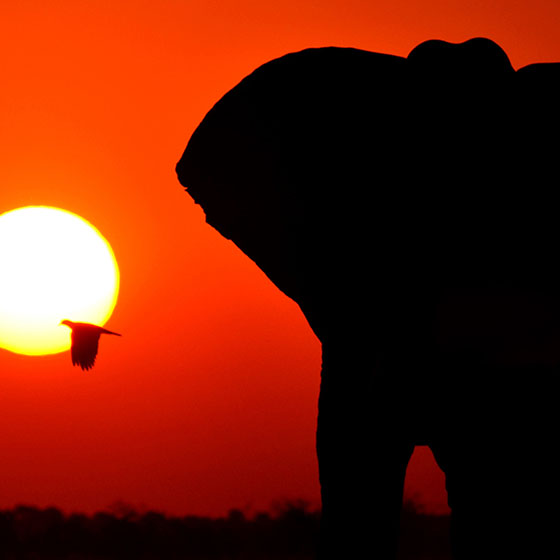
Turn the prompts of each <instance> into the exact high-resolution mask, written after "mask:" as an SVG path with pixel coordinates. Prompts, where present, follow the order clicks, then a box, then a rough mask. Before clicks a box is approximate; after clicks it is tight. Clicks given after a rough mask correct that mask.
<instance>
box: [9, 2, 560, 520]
mask: <svg viewBox="0 0 560 560" xmlns="http://www.w3.org/2000/svg"><path fill="white" fill-rule="evenodd" d="M559 24H560V3H559V2H558V1H557V0H546V1H545V0H532V1H514V0H500V1H492V0H484V1H483V0H471V1H469V2H458V1H455V0H426V1H412V0H410V1H404V0H392V1H391V2H388V1H383V2H381V1H375V0H314V1H309V0H307V1H306V0H289V1H284V2H281V3H280V2H263V1H262V0H261V1H256V0H235V2H234V1H230V0H219V1H218V0H158V1H155V0H152V1H148V0H134V1H128V0H126V1H123V0H120V1H119V0H116V1H115V0H97V1H93V0H91V1H83V0H51V1H49V2H40V1H38V0H35V1H29V0H17V1H15V0H14V1H13V2H9V1H5V2H3V4H2V15H1V18H0V52H1V53H2V54H1V55H0V57H1V64H0V71H1V73H2V87H1V88H0V107H1V120H0V122H1V123H2V124H1V126H2V134H1V136H0V142H1V147H0V213H2V212H4V211H7V210H10V209H13V208H16V207H19V206H26V205H30V204H44V205H50V206H58V207H61V208H65V209H67V210H70V211H72V212H75V213H77V214H79V215H81V216H83V217H84V218H86V219H87V220H89V221H90V222H92V223H93V224H94V225H95V226H96V227H97V228H98V229H99V230H100V231H101V232H102V233H103V234H104V235H105V237H106V238H107V239H108V240H109V241H110V243H111V244H112V247H113V249H114V251H115V254H116V257H117V259H118V262H119V265H120V269H121V293H120V299H119V303H118V305H117V308H116V310H115V312H114V314H113V317H112V318H111V320H110V321H109V323H108V324H107V326H108V328H111V329H114V330H117V331H118V332H122V333H123V335H124V336H123V337H122V339H118V340H110V341H109V340H102V341H101V352H100V356H99V358H98V364H97V365H96V367H95V369H94V370H93V371H92V372H89V373H84V372H82V371H81V370H79V369H75V368H73V367H72V366H71V362H70V356H69V354H68V353H64V354H59V355H54V356H47V357H33V358H31V357H25V356H19V355H15V354H11V353H9V352H6V351H3V350H0V418H1V422H0V508H6V507H12V506H13V505H15V504H16V503H22V502H23V503H29V504H37V505H40V506H47V505H56V506H59V507H62V508H64V509H66V510H81V511H86V512H91V511H94V510H97V509H101V508H104V507H107V506H108V505H109V504H111V503H113V502H115V501H117V500H123V501H126V502H129V503H131V504H133V505H136V506H140V507H149V508H155V509H159V510H162V511H166V512H169V513H177V514H182V513H195V514H212V515H217V514H222V513H225V512H226V511H227V510H228V509H229V508H231V507H253V508H265V507H268V506H269V505H270V504H271V502H272V501H274V500H282V499H284V498H305V499H308V500H310V501H312V502H313V503H315V504H318V482H317V466H316V460H315V453H314V437H315V435H314V433H315V416H316V400H317V396H318V388H319V370H320V347H319V344H318V342H317V340H316V339H315V338H314V336H313V334H312V332H311V330H310V329H309V327H308V326H307V324H306V322H305V320H304V318H303V316H302V315H301V313H300V312H299V309H298V308H297V306H296V305H295V304H294V303H292V302H291V301H290V300H288V299H287V298H286V297H285V296H283V295H282V294H281V293H280V292H279V291H278V290H277V289H276V288H275V287H274V286H273V285H272V284H271V283H270V282H269V281H268V280H267V279H266V278H265V276H264V274H263V273H261V272H260V271H259V270H258V269H257V267H256V266H255V265H254V264H253V263H252V262H250V261H249V259H247V258H246V257H245V256H244V255H243V254H242V253H241V252H240V251H239V250H237V249H236V248H235V247H234V246H233V245H232V244H231V243H230V242H228V241H226V240H224V239H223V238H221V237H220V236H219V235H218V234H217V233H216V232H215V231H214V230H212V229H211V228H210V227H209V226H207V225H206V224H205V223H204V216H203V213H202V211H201V210H200V209H199V208H198V207H196V206H195V205H194V203H193V202H192V200H191V199H190V197H189V196H188V195H186V194H184V193H183V191H182V189H181V187H180V185H179V183H178V182H177V180H176V177H175V174H174V166H175V163H176V161H177V160H178V159H179V157H180V156H181V153H182V151H183V149H184V147H185V145H186V142H187V140H188V138H189V137H190V134H191V133H192V131H193V130H194V128H195V127H196V125H197V124H198V123H199V122H200V120H201V119H202V117H203V116H204V114H205V113H206V111H208V110H209V109H210V107H211V106H212V104H213V103H214V102H216V101H217V100H218V99H219V98H220V97H221V95H223V94H224V93H225V92H226V91H227V90H228V89H230V88H231V87H232V86H234V85H235V84H236V83H237V82H238V81H239V80H240V79H241V78H242V77H243V76H245V75H246V74H247V73H249V72H250V71H251V70H253V69H254V68H256V67H257V66H259V65H260V64H262V63H264V62H266V61H267V60H270V59H271V58H275V57H277V56H280V55H282V54H284V53H287V52H291V51H297V50H301V49H303V48H306V47H310V46H327V45H336V46H353V47H358V48H362V49H367V50H373V51H379V52H386V53H391V54H397V55H402V56H406V55H407V54H408V52H409V51H410V50H411V49H412V48H413V47H414V46H415V45H417V44H418V43H419V42H421V41H423V40H426V39H429V38H439V39H445V40H448V41H453V42H459V41H463V40H465V39H468V38H470V37H473V36H486V37H489V38H491V39H493V40H495V41H496V42H497V43H498V44H500V45H501V46H502V47H503V48H504V49H505V51H506V52H507V53H508V55H509V56H510V59H511V61H512V63H513V65H514V67H515V68H518V67H520V66H523V65H526V64H529V63H531V62H539V61H560V35H559V34H558V29H559V28H560V25H559ZM1 267H2V263H0V274H1V273H2V270H1ZM442 487H443V482H442V478H441V476H440V475H439V473H438V472H437V471H436V469H435V467H434V464H433V460H432V459H431V456H430V454H429V452H427V451H426V450H420V451H419V452H417V453H416V454H415V457H414V464H413V466H412V468H411V469H410V472H409V478H408V480H407V494H408V495H412V494H419V495H420V500H421V501H422V503H424V504H425V506H426V507H427V508H428V509H432V510H441V509H442V508H444V500H445V497H444V495H443V488H442Z"/></svg>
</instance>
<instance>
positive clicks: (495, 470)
mask: <svg viewBox="0 0 560 560" xmlns="http://www.w3.org/2000/svg"><path fill="white" fill-rule="evenodd" d="M559 94H560V65H559V64H556V63H549V64H533V65H530V66H526V67H524V68H521V69H519V70H514V68H513V67H512V65H511V63H510V61H509V59H508V57H507V55H506V54H505V52H504V51H503V50H502V49H501V48H500V47H499V46H498V45H497V44H496V43H494V42H493V41H491V40H489V39H485V38H475V39H471V40H469V41H466V42H464V43H460V44H452V43H447V42H444V41H437V40H430V41H426V42H424V43H422V44H420V45H419V46H417V47H416V48H415V49H413V50H412V52H411V53H410V54H409V55H408V57H406V58H403V57H397V56H391V55H387V54H379V53H374V52H366V51H362V50H357V49H351V48H336V47H326V48H318V49H307V50H304V51H301V52H297V53H291V54H288V55H286V56H283V57H281V58H279V59H276V60H273V61H271V62H268V63H266V64H264V65H263V66H261V67H259V68H258V69H256V70H255V71H254V72H253V73H252V74H250V75H249V76H247V77H246V78H244V79H243V80H242V81H241V82H240V83H239V84H238V85H236V86H235V87H234V88H233V89H232V90H231V91H229V92H228V93H226V94H225V95H224V96H223V98H222V99H220V100H219V101H218V102H217V103H216V105H215V106H214V107H213V108H212V109H211V110H210V111H209V112H208V114H207V115H206V116H205V117H204V119H203V121H202V122H201V124H200V125H199V126H198V128H197V129H196V130H195V131H194V133H193V134H192V137H191V138H190V140H189V142H188V145H187V147H186V150H185V152H184V154H183V156H182V158H181V160H180V161H179V163H178V164H177V174H178V178H179V181H180V182H181V183H182V185H184V186H185V187H186V190H187V192H188V193H189V194H190V195H191V196H192V197H193V199H194V201H195V202H196V203H197V204H200V205H201V206H202V208H203V210H204V212H205V214H206V220H207V222H208V224H210V225H211V226H213V227H214V228H216V229H217V230H218V231H219V232H220V233H221V234H222V235H223V236H224V237H226V238H228V239H231V240H232V241H233V242H234V243H235V244H236V245H237V246H238V247H239V248H240V249H241V250H242V251H243V252H244V253H245V254H246V255H247V256H248V257H249V258H251V259H252V260H253V261H254V262H255V263H256V264H257V265H258V266H259V267H260V268H261V269H262V270H263V271H264V272H265V274H266V275H267V276H268V277H269V278H270V280H271V281H272V282H273V283H274V284H275V285H276V286H277V287H278V288H279V289H280V290H281V291H283V292H284V293H285V294H286V295H287V296H289V297H290V298H292V299H293V300H295V301H296V302H297V303H298V304H299V306H300V308H301V310H302V312H303V313H304V314H305V317H306V318H307V320H308V322H309V324H310V326H311V328H312V329H313V331H314V332H315V334H316V335H317V337H318V338H319V339H320V341H321V343H322V349H323V361H322V372H321V387H320V396H319V414H318V428H317V453H318V461H319V476H320V483H321V497H322V528H321V538H320V543H319V557H320V558H322V559H330V558H333V559H334V558H358V557H359V558H366V557H368V556H369V557H371V558H381V559H390V558H395V555H396V553H397V547H398V527H399V514H400V509H401V503H402V493H403V484H404V477H405V472H406V467H407V463H408V461H409V458H410V456H411V454H412V451H413V449H414V446H415V445H429V446H430V448H431V449H432V451H433V453H434V456H435V458H436V461H437V462H438V464H439V466H440V467H441V468H442V470H443V471H444V473H445V475H446V488H447V492H448V501H449V505H450V507H451V512H452V513H451V533H452V535H451V537H452V549H453V554H454V557H455V558H458V559H463V558H469V559H473V558H493V559H495V558H506V557H509V556H510V555H512V554H513V553H515V554H519V553H523V552H524V553H525V554H526V555H527V556H530V557H539V556H540V555H542V557H544V555H545V554H546V551H547V550H548V549H549V548H550V547H553V546H554V545H555V539H556V536H555V534H556V533H557V529H555V526H556V525H555V524H557V523H558V512H557V508H558V482H557V480H558V477H559V475H558V473H557V467H556V465H557V463H556V461H555V459H554V457H555V453H554V452H555V448H556V446H557V439H558V438H557V435H556V427H557V424H558V414H557V409H558V406H557V398H556V392H555V391H554V386H555V385H554V383H555V381H556V378H557V374H558V371H559V365H560V297H559V283H560V274H559V269H558V263H557V261H558V259H557V256H556V247H557V239H558V229H559V226H560V222H559V220H558V209H557V203H556V199H557V196H556V195H557V190H558V172H557V158H558V131H559V130H560V129H559V127H558V125H559V110H558V99H559Z"/></svg>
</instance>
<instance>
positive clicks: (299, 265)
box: [177, 48, 407, 309]
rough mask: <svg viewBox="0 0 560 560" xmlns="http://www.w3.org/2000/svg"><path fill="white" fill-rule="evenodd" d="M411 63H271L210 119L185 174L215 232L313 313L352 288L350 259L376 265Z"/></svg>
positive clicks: (294, 57)
mask: <svg viewBox="0 0 560 560" xmlns="http://www.w3.org/2000/svg"><path fill="white" fill-rule="evenodd" d="M405 63H406V61H405V59H403V58H400V57H394V56H390V55H383V54H378V53H370V52H366V51H360V50H356V49H340V48H322V49H308V50H305V51H302V52H299V53H292V54H289V55H286V56H284V57H282V58H280V59H277V60H274V61H271V62H269V63H267V64H265V65H263V66H261V67H260V68H258V69H257V70H255V72H253V73H252V74H251V75H249V76H248V77H246V78H245V79H244V80H243V81H242V82H240V83H239V84H238V85H237V86H236V87H234V88H233V89H232V90H231V91H230V92H228V93H227V94H226V95H225V96H224V97H223V98H222V99H221V100H220V101H219V102H218V103H217V104H216V105H215V106H214V107H213V108H212V109H211V111H210V112H209V113H208V114H207V115H206V117H205V118H204V120H203V121H202V122H201V124H200V125H199V127H198V128H197V130H196V131H195V132H194V134H193V135H192V137H191V139H190V141H189V143H188V145H187V148H186V150H185V152H184V154H183V156H182V158H181V160H180V162H179V163H178V165H177V173H178V177H179V180H180V182H181V183H182V184H183V185H184V186H185V187H186V190H187V191H188V193H189V194H190V195H191V196H192V197H193V198H194V200H195V202H197V203H198V204H200V205H201V206H202V208H203V209H204V211H205V213H206V219H207V222H208V223H209V224H211V225H212V226H213V227H215V228H216V229H217V230H218V231H219V232H220V233H222V235H224V236H225V237H227V238H229V239H231V240H233V241H234V243H236V244H237V245H238V246H239V247H240V248H241V250H242V251H244V252H245V253H246V254H247V255H248V256H249V257H250V258H252V259H253V260H254V261H255V262H256V263H257V264H258V266H259V267H260V268H261V269H262V270H263V271H264V272H265V273H266V274H267V275H268V276H269V278H270V279H271V280H272V281H273V282H274V283H275V284H276V285H277V286H278V287H279V288H280V289H281V290H282V291H284V292H285V293H286V294H288V295H289V296H290V297H292V298H293V299H294V300H296V301H297V302H298V303H299V304H300V305H302V306H305V307H306V308H307V309H309V308H310V307H319V306H320V304H319V302H320V301H323V300H324V299H325V298H327V297H328V295H327V294H328V293H329V292H330V293H331V294H332V293H334V292H335V291H336V290H337V289H339V290H340V289H345V286H346V284H347V283H348V281H347V277H348V272H347V264H344V263H343V262H341V259H343V260H344V261H346V263H348V261H351V260H352V259H351V258H350V257H348V256H347V255H359V258H356V259H354V264H353V267H354V268H358V269H360V271H361V272H363V273H364V274H365V272H366V270H369V268H370V266H371V262H368V263H367V264H366V263H365V262H364V261H363V258H362V256H363V255H366V254H367V252H368V251H369V250H370V245H371V244H370V237H371V236H372V235H373V230H374V229H375V228H376V227H377V225H379V224H380V223H381V222H380V220H379V218H378V215H381V216H383V215H384V211H383V210H382V209H381V204H379V199H380V198H382V197H383V196H384V194H385V193H386V192H388V191H387V185H388V183H394V177H393V175H394V172H395V170H396V169H397V168H398V165H397V162H396V159H397V157H396V152H395V150H394V146H396V144H397V142H398V138H399V136H400V134H401V130H402V124H401V121H402V118H403V116H402V115H401V108H402V107H403V106H404V98H405V96H406V95H407V92H406V87H405V84H404V78H405V70H404V65H405ZM354 276H355V277H357V278H360V277H361V276H362V274H360V273H358V274H355V275H354ZM336 286H338V288H336ZM331 299H332V298H331Z"/></svg>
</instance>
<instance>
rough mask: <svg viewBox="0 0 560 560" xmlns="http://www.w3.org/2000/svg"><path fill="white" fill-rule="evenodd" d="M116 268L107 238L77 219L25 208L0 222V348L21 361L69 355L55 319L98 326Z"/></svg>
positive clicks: (66, 332) (64, 332)
mask: <svg viewBox="0 0 560 560" xmlns="http://www.w3.org/2000/svg"><path fill="white" fill-rule="evenodd" d="M118 291H119V269H118V266H117V261H116V259H115V255H114V254H113V251H112V249H111V246H110V245H109V243H108V242H107V241H106V239H105V238H104V237H103V236H102V235H101V233H99V231H97V229H95V227H93V226H92V225H91V224H90V223H89V222H87V221H86V220H84V219H83V218H80V217H79V216H77V215H76V214H72V213H71V212H67V211H66V210H61V209H59V208H51V207H48V206H27V207H25V208H17V209H16V210H12V211H10V212H6V213H5V214H1V215H0V347H1V348H5V349H7V350H11V351H12V352H17V353H20V354H29V355H38V354H55V353H57V352H63V351H64V350H68V349H69V348H70V329H68V328H67V327H65V326H61V325H60V321H61V320H62V319H70V320H71V321H83V322H86V323H94V324H96V325H103V324H104V323H105V322H106V321H107V320H108V319H109V317H110V316H111V313H112V312H113V309H114V308H115V305H116V303H117V295H118Z"/></svg>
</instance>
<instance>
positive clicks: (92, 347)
mask: <svg viewBox="0 0 560 560" xmlns="http://www.w3.org/2000/svg"><path fill="white" fill-rule="evenodd" d="M60 324H61V325H66V326H67V327H70V328H71V329H72V364H73V365H75V366H76V365H78V366H80V367H81V368H82V369H83V370H88V369H91V368H92V367H93V365H94V364H95V358H96V356H97V349H98V347H99V337H100V336H101V335H102V334H114V335H115V336H122V335H120V334H119V333H116V332H112V331H109V330H107V329H104V328H103V327H99V326H97V325H92V324H90V323H74V322H73V321H69V320H68V319H64V321H61V322H60Z"/></svg>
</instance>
